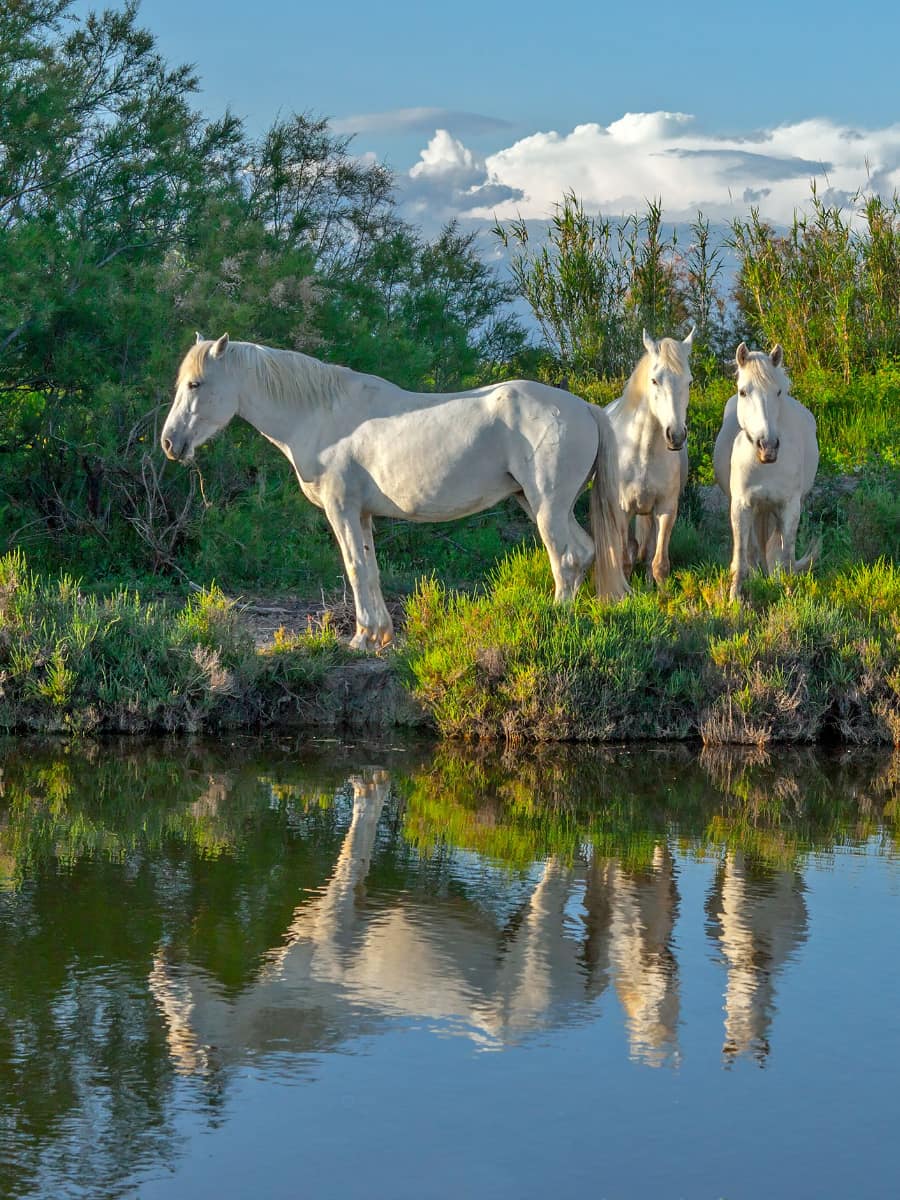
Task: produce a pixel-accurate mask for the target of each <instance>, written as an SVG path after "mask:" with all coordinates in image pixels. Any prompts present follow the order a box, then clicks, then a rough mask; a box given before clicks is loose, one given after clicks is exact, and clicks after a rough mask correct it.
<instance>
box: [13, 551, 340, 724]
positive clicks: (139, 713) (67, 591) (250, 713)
mask: <svg viewBox="0 0 900 1200" xmlns="http://www.w3.org/2000/svg"><path fill="white" fill-rule="evenodd" d="M349 657H350V654H349V652H348V651H346V650H345V649H344V648H343V647H342V646H341V645H340V643H339V642H338V639H337V638H336V637H335V635H334V634H333V633H331V632H329V631H328V630H327V629H325V630H323V631H321V632H319V633H314V634H311V635H310V636H308V637H305V638H302V639H295V640H294V641H288V642H282V643H280V644H278V645H276V646H274V647H273V648H272V650H271V652H270V653H269V654H258V653H257V652H256V650H255V647H254V645H253V642H252V639H251V638H250V636H249V634H248V633H247V632H246V630H244V629H243V628H242V626H241V624H240V622H239V620H238V615H237V611H236V607H235V605H234V604H233V603H232V602H231V601H229V600H227V599H226V597H225V596H224V595H223V594H222V593H221V592H220V591H219V590H218V589H217V588H211V589H209V590H206V591H203V592H200V593H199V594H196V595H194V596H191V597H190V598H189V599H188V600H187V602H186V603H185V604H184V605H183V606H182V607H177V606H175V605H168V604H165V603H161V602H149V603H146V602H144V601H142V600H141V598H140V597H139V596H138V594H137V593H136V592H132V591H128V590H118V591H116V592H113V593H112V594H111V595H109V596H106V597H97V596H94V595H90V594H86V593H85V592H84V591H83V590H82V589H81V588H80V586H79V585H78V584H77V583H76V582H75V581H74V580H73V579H72V578H71V577H70V576H67V575H63V576H61V577H59V578H57V579H46V578H42V577H40V576H38V575H36V574H34V573H33V572H32V571H30V570H29V568H28V565H27V563H26V561H25V559H24V557H23V555H21V554H20V553H18V552H14V553H12V554H8V555H6V556H5V557H3V558H2V559H0V728H5V729H40V730H47V731H66V732H88V731H94V730H117V731H121V732H138V731H144V730H176V729H177V730H181V731H188V732H190V731H196V730H199V729H202V728H210V727H221V726H228V725H258V724H268V723H271V722H272V721H274V720H276V719H284V718H288V717H291V716H292V715H293V716H296V715H298V713H303V712H306V713H308V712H309V711H310V709H312V708H314V707H315V704H316V693H317V689H318V685H319V683H320V682H321V680H322V678H323V676H324V674H325V672H326V671H327V670H328V668H329V667H330V666H332V665H334V664H335V663H337V662H341V661H344V660H345V659H347V658H349Z"/></svg>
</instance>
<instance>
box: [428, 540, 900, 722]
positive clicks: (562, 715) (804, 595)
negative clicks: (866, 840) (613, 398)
mask: <svg viewBox="0 0 900 1200" xmlns="http://www.w3.org/2000/svg"><path fill="white" fill-rule="evenodd" d="M551 597H552V587H551V583H550V575H549V566H548V564H547V561H546V556H545V555H544V554H543V553H541V552H539V551H533V552H528V553H525V552H521V553H516V554H514V555H512V556H511V557H510V558H509V559H507V560H506V561H505V562H504V563H503V564H502V565H501V566H500V567H498V568H497V570H496V571H495V572H494V575H493V577H492V579H491V582H490V587H489V590H488V592H487V593H486V594H482V595H478V596H471V595H461V594H459V593H454V592H449V591H447V590H446V589H445V588H443V587H442V586H441V585H440V584H439V583H437V582H435V581H431V582H426V583H425V584H423V585H422V587H421V588H420V589H419V592H418V593H417V595H416V596H415V598H414V599H413V600H412V601H411V603H410V609H409V627H408V635H409V642H408V646H407V648H406V651H405V655H406V662H407V664H408V669H409V671H410V673H411V675H412V677H413V679H414V686H415V688H416V691H417V694H418V696H419V697H420V698H421V699H422V700H423V701H424V703H425V704H426V705H427V706H428V707H429V708H430V709H431V710H432V711H433V712H434V714H435V717H436V719H437V722H438V725H439V727H440V728H441V730H442V731H443V732H444V733H445V734H448V735H451V736H462V737H468V738H479V737H498V736H505V737H506V738H507V739H521V738H529V739H534V740H538V741H543V740H553V739H576V740H580V739H588V740H590V739H594V740H619V739H633V738H685V737H689V736H698V735H700V736H702V737H703V740H704V741H706V742H743V743H751V744H752V743H757V744H765V743H766V742H769V741H813V740H815V739H817V738H819V737H822V736H823V735H825V734H829V735H833V736H837V737H840V738H842V739H844V740H846V741H849V742H867V741H878V740H883V741H891V740H894V741H897V740H900V618H898V613H900V568H898V567H896V566H894V565H892V564H889V563H886V562H880V563H876V564H874V565H871V566H865V565H863V566H858V567H855V568H851V569H849V570H847V571H844V572H839V573H836V574H833V575H831V576H829V577H827V578H823V579H819V578H816V577H811V576H805V575H804V576H795V577H776V578H759V577H756V578H753V579H751V582H750V600H749V603H748V604H747V605H744V606H738V605H735V604H732V603H731V602H730V601H729V600H728V581H727V577H726V574H725V572H724V571H723V570H720V569H716V568H709V569H705V570H701V571H683V572H680V573H679V574H678V577H677V578H676V579H675V580H673V581H672V582H671V583H670V585H669V587H668V588H666V589H664V590H663V591H661V592H660V593H655V592H649V591H647V590H645V589H644V588H642V587H639V588H637V589H636V591H635V594H634V595H633V596H631V597H629V598H628V599H627V600H625V601H623V602H622V603H621V604H618V605H607V604H602V603H600V602H598V601H596V600H595V599H594V598H593V597H591V596H589V595H588V594H587V593H586V591H585V592H582V594H581V595H580V596H579V597H578V599H577V600H576V602H575V603H574V604H573V605H571V606H568V607H562V606H557V605H555V604H554V603H553V602H552V598H551Z"/></svg>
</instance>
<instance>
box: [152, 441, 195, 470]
mask: <svg viewBox="0 0 900 1200" xmlns="http://www.w3.org/2000/svg"><path fill="white" fill-rule="evenodd" d="M159 440H160V444H161V445H162V448H163V454H165V456H166V458H168V459H169V461H170V462H183V463H184V462H190V460H191V459H192V458H193V457H194V456H193V454H185V449H186V446H187V443H186V442H184V441H182V442H181V443H180V444H178V445H176V444H175V442H174V441H173V439H172V438H170V437H166V435H165V434H163V436H162V437H161V438H160V439H159Z"/></svg>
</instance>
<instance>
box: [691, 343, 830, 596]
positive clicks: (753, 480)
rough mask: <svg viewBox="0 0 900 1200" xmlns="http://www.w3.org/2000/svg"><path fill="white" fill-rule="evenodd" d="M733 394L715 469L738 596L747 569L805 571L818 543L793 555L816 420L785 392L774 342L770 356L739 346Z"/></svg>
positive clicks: (810, 476)
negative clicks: (727, 506) (725, 501)
mask: <svg viewBox="0 0 900 1200" xmlns="http://www.w3.org/2000/svg"><path fill="white" fill-rule="evenodd" d="M735 359H736V362H737V388H738V390H737V395H736V396H732V397H731V399H730V400H729V401H728V403H727V404H726V405H725V414H724V416H723V418H722V428H721V429H720V430H719V436H718V437H717V438H716V446H715V450H714V452H713V467H714V469H715V472H716V481H717V482H718V484H719V487H720V488H721V489H722V491H723V492H724V493H725V495H726V496H728V497H729V498H730V500H731V532H732V536H733V539H734V553H733V556H732V560H731V598H732V600H737V599H738V598H739V597H740V594H741V586H742V584H743V582H744V579H745V578H746V576H747V572H748V571H749V570H750V568H751V567H754V566H760V567H762V568H763V569H764V570H768V571H771V570H773V569H774V568H776V567H779V568H780V569H782V570H784V571H788V572H795V571H805V570H807V569H808V568H809V567H810V566H811V565H812V561H813V558H814V557H815V555H816V554H817V553H818V545H816V546H815V547H814V548H813V549H812V550H811V551H810V553H809V554H807V556H806V557H805V558H803V559H801V560H800V561H799V562H798V561H796V560H795V558H794V549H795V546H796V544H797V525H798V523H799V521H800V510H801V508H802V506H803V501H804V500H805V499H806V497H807V495H808V494H809V491H810V489H811V488H812V485H813V480H814V479H815V477H816V469H817V468H818V465H819V446H818V442H817V441H816V421H815V418H814V417H813V415H812V413H811V412H810V411H809V409H808V408H805V407H804V406H803V405H802V404H801V403H800V401H799V400H795V399H794V397H793V396H792V395H791V394H790V386H791V384H790V380H789V379H788V377H787V374H786V372H785V371H784V368H783V367H782V362H783V359H784V352H783V351H782V349H781V347H780V346H776V347H775V349H774V350H773V351H772V353H771V354H763V353H762V352H761V351H759V350H752V351H751V350H748V349H747V346H746V345H745V343H744V342H741V344H740V345H739V346H738V348H737V353H736V355H735Z"/></svg>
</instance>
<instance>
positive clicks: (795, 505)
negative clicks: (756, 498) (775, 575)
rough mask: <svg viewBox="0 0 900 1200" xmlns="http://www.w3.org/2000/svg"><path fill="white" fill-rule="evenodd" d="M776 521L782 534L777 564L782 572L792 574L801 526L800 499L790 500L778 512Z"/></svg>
mask: <svg viewBox="0 0 900 1200" xmlns="http://www.w3.org/2000/svg"><path fill="white" fill-rule="evenodd" d="M775 520H776V521H777V523H778V530H779V532H780V534H781V550H780V551H779V552H777V554H776V563H777V565H778V566H779V567H780V568H781V570H782V571H786V572H787V573H788V574H791V572H792V571H793V570H794V554H795V552H796V549H797V528H798V526H799V524H800V498H799V497H796V498H795V499H793V500H788V501H787V502H786V503H785V505H784V506H783V507H782V508H781V509H780V510H776V513H775Z"/></svg>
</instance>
